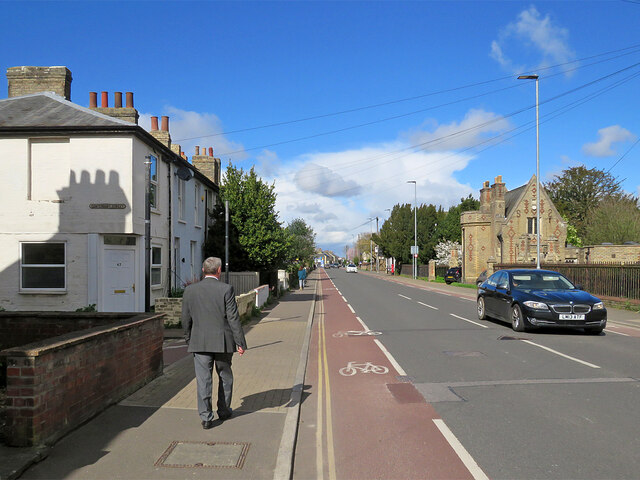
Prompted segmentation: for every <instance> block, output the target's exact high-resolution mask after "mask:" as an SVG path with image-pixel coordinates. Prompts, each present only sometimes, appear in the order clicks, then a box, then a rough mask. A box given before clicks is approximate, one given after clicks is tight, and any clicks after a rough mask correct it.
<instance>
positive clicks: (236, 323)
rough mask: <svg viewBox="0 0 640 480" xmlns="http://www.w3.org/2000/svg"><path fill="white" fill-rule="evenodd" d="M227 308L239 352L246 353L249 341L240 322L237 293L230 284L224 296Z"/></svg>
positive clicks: (228, 319)
mask: <svg viewBox="0 0 640 480" xmlns="http://www.w3.org/2000/svg"><path fill="white" fill-rule="evenodd" d="M224 302H225V310H226V314H227V321H228V322H229V326H230V327H231V332H232V333H233V340H234V341H235V342H236V345H237V346H238V353H241V351H242V353H244V351H245V350H246V349H247V341H246V340H245V338H244V331H243V330H242V324H241V323H240V315H238V304H237V303H236V295H235V292H234V290H233V286H231V285H230V286H229V289H228V290H227V291H226V292H225V296H224Z"/></svg>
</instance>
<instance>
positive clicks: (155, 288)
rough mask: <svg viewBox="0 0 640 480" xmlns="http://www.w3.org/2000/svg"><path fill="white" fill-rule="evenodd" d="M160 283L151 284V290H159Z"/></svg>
mask: <svg viewBox="0 0 640 480" xmlns="http://www.w3.org/2000/svg"><path fill="white" fill-rule="evenodd" d="M161 289H162V285H151V290H161Z"/></svg>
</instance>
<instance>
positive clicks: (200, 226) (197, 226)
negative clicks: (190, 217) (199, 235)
mask: <svg viewBox="0 0 640 480" xmlns="http://www.w3.org/2000/svg"><path fill="white" fill-rule="evenodd" d="M194 227H196V228H200V229H201V228H202V225H194Z"/></svg>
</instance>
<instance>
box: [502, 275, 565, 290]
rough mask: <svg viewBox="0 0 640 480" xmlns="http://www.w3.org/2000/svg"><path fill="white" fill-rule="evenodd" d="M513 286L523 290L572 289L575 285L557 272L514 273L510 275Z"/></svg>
mask: <svg viewBox="0 0 640 480" xmlns="http://www.w3.org/2000/svg"><path fill="white" fill-rule="evenodd" d="M511 283H512V285H513V287H514V288H519V289H524V290H574V289H575V288H576V287H575V286H574V285H573V284H572V283H571V282H570V281H569V280H567V279H566V278H565V277H563V276H562V275H560V274H559V273H536V272H533V273H516V274H513V275H512V276H511Z"/></svg>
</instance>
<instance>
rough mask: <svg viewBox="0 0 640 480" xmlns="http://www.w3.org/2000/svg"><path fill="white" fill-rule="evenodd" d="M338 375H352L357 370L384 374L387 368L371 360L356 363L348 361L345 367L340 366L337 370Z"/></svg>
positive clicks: (387, 370) (387, 371)
mask: <svg viewBox="0 0 640 480" xmlns="http://www.w3.org/2000/svg"><path fill="white" fill-rule="evenodd" d="M338 372H339V373H340V375H342V376H344V377H352V376H353V375H355V374H356V373H358V372H361V373H375V374H377V375H384V374H385V373H389V369H388V368H387V367H385V366H384V365H374V364H373V363H371V362H365V363H356V362H349V363H347V366H346V367H342V368H341V369H340V370H338Z"/></svg>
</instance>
